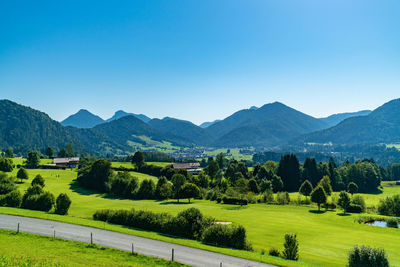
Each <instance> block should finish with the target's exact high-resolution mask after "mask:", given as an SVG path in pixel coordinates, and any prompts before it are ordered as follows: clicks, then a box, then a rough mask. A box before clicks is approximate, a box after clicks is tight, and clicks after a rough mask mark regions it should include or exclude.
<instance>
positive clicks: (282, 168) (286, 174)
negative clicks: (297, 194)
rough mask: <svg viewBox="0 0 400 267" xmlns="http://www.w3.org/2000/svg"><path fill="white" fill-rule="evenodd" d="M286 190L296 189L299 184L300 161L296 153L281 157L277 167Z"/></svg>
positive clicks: (292, 190)
mask: <svg viewBox="0 0 400 267" xmlns="http://www.w3.org/2000/svg"><path fill="white" fill-rule="evenodd" d="M278 176H280V177H281V179H282V181H283V185H284V188H285V190H286V191H289V192H294V191H297V190H298V188H299V186H300V182H301V179H300V163H299V160H298V159H297V157H296V155H294V154H288V155H284V156H282V157H281V160H280V162H279V167H278Z"/></svg>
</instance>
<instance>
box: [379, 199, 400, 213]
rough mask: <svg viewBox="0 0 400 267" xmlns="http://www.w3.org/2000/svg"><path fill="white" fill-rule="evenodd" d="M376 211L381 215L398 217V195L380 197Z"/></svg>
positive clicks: (399, 201)
mask: <svg viewBox="0 0 400 267" xmlns="http://www.w3.org/2000/svg"><path fill="white" fill-rule="evenodd" d="M378 212H379V214H381V215H387V216H396V217H400V195H395V196H391V197H387V198H386V199H382V200H381V201H380V202H379V205H378Z"/></svg>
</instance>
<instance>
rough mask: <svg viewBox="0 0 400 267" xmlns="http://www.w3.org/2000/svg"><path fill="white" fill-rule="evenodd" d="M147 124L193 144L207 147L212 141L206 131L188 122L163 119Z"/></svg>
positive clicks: (153, 120)
mask: <svg viewBox="0 0 400 267" xmlns="http://www.w3.org/2000/svg"><path fill="white" fill-rule="evenodd" d="M148 123H149V125H151V126H152V127H154V128H155V129H157V130H159V131H162V132H165V133H168V134H172V135H175V136H180V137H183V138H185V139H186V140H188V141H190V142H192V143H193V144H198V145H208V144H210V143H211V142H212V141H213V137H212V136H211V135H210V134H209V133H208V132H207V131H206V130H204V129H203V128H201V127H199V126H197V125H195V124H193V123H191V122H190V121H184V120H178V119H174V118H169V117H165V118H163V119H162V120H160V119H152V120H151V121H149V122H148Z"/></svg>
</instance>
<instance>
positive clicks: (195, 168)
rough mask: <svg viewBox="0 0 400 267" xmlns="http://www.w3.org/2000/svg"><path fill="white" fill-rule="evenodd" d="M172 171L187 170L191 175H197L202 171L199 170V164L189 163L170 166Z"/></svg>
mask: <svg viewBox="0 0 400 267" xmlns="http://www.w3.org/2000/svg"><path fill="white" fill-rule="evenodd" d="M171 166H172V168H173V169H174V170H187V171H188V172H190V173H192V174H199V173H200V172H201V171H202V169H201V168H200V163H199V162H191V163H174V164H172V165H171Z"/></svg>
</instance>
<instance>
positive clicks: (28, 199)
mask: <svg viewBox="0 0 400 267" xmlns="http://www.w3.org/2000/svg"><path fill="white" fill-rule="evenodd" d="M54 203H55V200H54V195H53V194H52V193H50V192H44V191H43V189H42V187H41V186H39V185H34V186H31V187H29V188H28V190H27V191H26V193H25V194H24V196H23V198H22V205H21V207H22V208H24V209H30V210H41V211H50V210H51V209H52V208H53V206H54Z"/></svg>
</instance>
